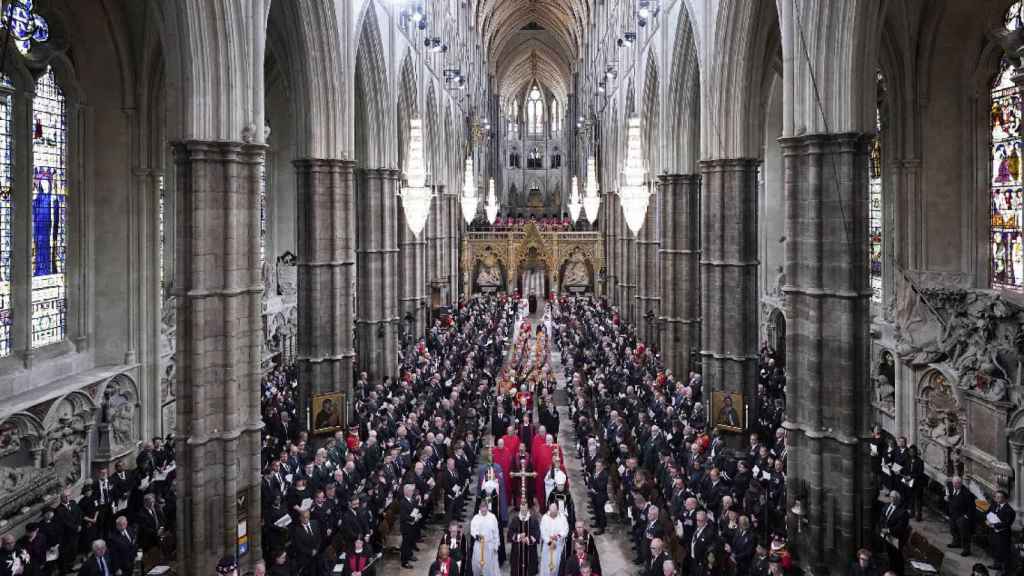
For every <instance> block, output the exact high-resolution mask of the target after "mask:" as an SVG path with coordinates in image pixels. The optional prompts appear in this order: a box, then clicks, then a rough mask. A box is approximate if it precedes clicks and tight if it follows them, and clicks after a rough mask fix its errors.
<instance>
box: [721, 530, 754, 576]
mask: <svg viewBox="0 0 1024 576" xmlns="http://www.w3.org/2000/svg"><path fill="white" fill-rule="evenodd" d="M755 544H756V542H755V540H754V535H753V534H751V533H750V518H749V517H747V516H740V519H739V521H738V522H737V529H736V535H735V536H733V538H732V542H731V543H729V544H726V552H728V553H729V554H731V555H732V562H733V564H735V565H736V576H747V574H749V573H750V565H751V562H753V560H754V545H755Z"/></svg>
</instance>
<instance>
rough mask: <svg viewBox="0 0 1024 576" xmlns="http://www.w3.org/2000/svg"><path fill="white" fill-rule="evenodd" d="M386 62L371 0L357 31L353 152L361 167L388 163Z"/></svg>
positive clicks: (388, 97)
mask: <svg viewBox="0 0 1024 576" xmlns="http://www.w3.org/2000/svg"><path fill="white" fill-rule="evenodd" d="M387 73H388V71H387V64H386V61H385V58H384V47H383V43H382V41H381V37H380V26H379V25H378V23H377V12H376V10H374V8H373V3H370V5H369V7H368V8H367V12H366V17H365V18H364V19H363V25H362V28H361V29H360V32H359V42H358V48H356V77H355V112H356V115H355V118H356V121H355V154H356V161H357V162H358V163H359V165H360V166H361V167H362V168H383V167H386V166H387V165H388V160H389V157H388V147H387V142H388V138H387V135H388V134H390V133H391V131H390V130H389V129H388V128H389V126H390V124H391V123H390V121H389V117H390V114H388V112H387V110H388V109H389V107H388V106H387V103H388V102H390V100H391V98H390V96H389V94H390V93H389V91H388V76H387Z"/></svg>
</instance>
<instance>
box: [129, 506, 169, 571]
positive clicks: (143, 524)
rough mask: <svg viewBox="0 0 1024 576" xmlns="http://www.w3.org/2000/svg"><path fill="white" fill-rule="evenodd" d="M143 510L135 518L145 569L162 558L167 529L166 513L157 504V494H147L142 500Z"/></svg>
mask: <svg viewBox="0 0 1024 576" xmlns="http://www.w3.org/2000/svg"><path fill="white" fill-rule="evenodd" d="M142 502H143V505H142V510H141V511H140V512H139V514H138V516H137V517H136V519H135V523H136V524H137V525H138V527H139V532H138V542H139V548H140V549H141V550H142V552H143V554H144V555H145V560H144V566H143V569H144V570H148V569H149V568H152V567H153V566H155V565H156V564H157V563H158V562H159V561H160V559H161V552H160V543H161V541H162V540H163V537H164V532H165V531H166V521H165V519H164V513H163V511H162V510H160V509H159V508H158V507H157V505H156V496H154V495H152V494H146V496H145V497H144V498H143V500H142Z"/></svg>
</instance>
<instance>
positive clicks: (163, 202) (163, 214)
mask: <svg viewBox="0 0 1024 576" xmlns="http://www.w3.org/2000/svg"><path fill="white" fill-rule="evenodd" d="M157 187H158V188H159V191H160V216H159V218H160V220H159V222H158V223H157V226H158V228H157V229H158V231H159V234H160V256H159V258H160V304H161V305H163V303H164V301H165V300H167V280H166V274H167V272H166V271H165V270H164V250H167V235H166V232H165V231H164V230H165V228H164V226H165V225H166V218H167V190H166V188H165V187H164V177H163V175H160V178H159V179H157Z"/></svg>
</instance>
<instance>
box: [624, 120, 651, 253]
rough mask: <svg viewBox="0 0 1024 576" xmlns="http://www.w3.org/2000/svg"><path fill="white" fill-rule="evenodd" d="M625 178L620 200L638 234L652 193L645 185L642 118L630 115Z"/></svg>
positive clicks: (628, 219) (630, 226)
mask: <svg viewBox="0 0 1024 576" xmlns="http://www.w3.org/2000/svg"><path fill="white" fill-rule="evenodd" d="M622 175H623V179H624V180H625V181H624V182H623V183H622V184H621V185H620V186H619V202H620V203H621V204H622V214H623V215H624V216H625V218H626V225H627V226H629V229H630V230H632V231H633V234H638V233H639V232H640V229H641V228H643V227H644V219H645V218H646V217H647V204H648V203H649V202H650V199H651V193H650V190H648V188H647V186H645V185H644V154H643V150H642V142H641V138H640V118H639V117H637V116H632V117H630V119H629V121H628V123H627V125H626V165H625V167H624V168H623V171H622Z"/></svg>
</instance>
